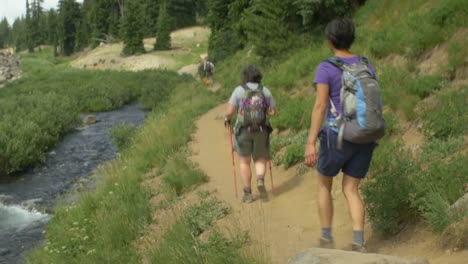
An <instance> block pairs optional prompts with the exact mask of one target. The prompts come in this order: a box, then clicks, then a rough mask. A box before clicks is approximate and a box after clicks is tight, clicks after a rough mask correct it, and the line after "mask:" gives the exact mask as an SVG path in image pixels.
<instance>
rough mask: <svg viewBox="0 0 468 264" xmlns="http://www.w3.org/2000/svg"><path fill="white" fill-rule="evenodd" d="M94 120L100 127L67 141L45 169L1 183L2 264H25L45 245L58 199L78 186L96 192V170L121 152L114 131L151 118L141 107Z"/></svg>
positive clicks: (85, 128) (99, 115)
mask: <svg viewBox="0 0 468 264" xmlns="http://www.w3.org/2000/svg"><path fill="white" fill-rule="evenodd" d="M94 115H95V116H96V118H97V120H98V122H97V123H96V124H93V125H85V126H81V127H78V128H77V129H76V130H75V131H74V132H72V133H70V134H68V135H66V136H65V137H63V138H62V140H61V142H60V143H59V144H57V145H56V146H55V148H54V149H53V150H52V151H50V152H48V153H47V158H46V161H45V163H44V164H42V165H41V166H39V167H37V168H34V169H30V170H28V171H26V172H24V173H21V174H20V175H15V176H12V177H11V178H10V179H3V180H1V179H0V264H17V263H22V262H23V260H24V256H25V254H26V253H27V252H28V251H29V250H31V249H33V248H34V247H35V246H37V245H39V244H40V243H41V241H42V240H43V238H44V230H45V227H46V224H47V222H48V221H49V220H50V219H51V218H52V213H53V209H54V206H55V203H56V199H57V197H59V196H61V195H62V196H63V195H65V194H66V193H67V192H68V191H70V189H71V188H72V187H73V186H74V185H75V184H76V183H82V184H84V185H85V186H88V187H89V188H92V186H93V182H92V178H91V177H90V176H91V174H92V172H93V170H94V169H95V168H96V167H97V166H99V165H100V164H102V163H104V162H106V161H109V160H112V159H115V158H116V156H117V153H118V151H117V148H116V146H115V145H114V144H113V141H112V138H111V137H110V136H109V134H108V131H109V129H110V128H112V127H114V126H116V125H118V124H120V123H126V124H133V125H136V126H141V125H142V124H143V123H144V119H145V112H144V110H143V109H142V107H141V106H140V105H139V104H131V105H128V106H125V107H123V108H121V109H118V110H115V111H111V112H105V113H95V114H94ZM68 199H71V200H72V199H74V198H73V197H69V198H68Z"/></svg>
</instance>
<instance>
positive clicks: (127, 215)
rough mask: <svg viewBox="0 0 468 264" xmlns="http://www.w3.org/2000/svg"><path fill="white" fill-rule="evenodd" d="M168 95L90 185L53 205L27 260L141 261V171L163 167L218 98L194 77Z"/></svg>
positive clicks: (144, 208)
mask: <svg viewBox="0 0 468 264" xmlns="http://www.w3.org/2000/svg"><path fill="white" fill-rule="evenodd" d="M169 100H170V101H169V102H168V104H165V106H167V107H164V106H161V108H159V109H158V110H156V111H154V112H153V113H151V114H150V115H149V117H148V118H147V121H146V124H145V126H144V127H143V128H142V130H141V131H140V132H138V133H137V135H136V136H135V138H134V140H133V145H132V146H131V147H130V148H128V149H127V150H126V151H124V152H123V154H122V155H121V156H120V157H119V158H118V159H117V160H115V161H113V162H111V163H109V164H108V165H106V166H104V167H103V168H101V169H100V170H98V171H96V173H95V175H96V180H97V181H98V184H97V187H96V189H95V190H93V191H90V192H86V193H81V194H79V199H78V202H77V204H75V205H72V206H68V205H66V206H61V207H59V208H57V209H56V213H55V217H54V218H53V219H52V220H51V222H50V223H49V225H48V228H47V233H46V241H45V243H44V246H42V247H40V248H38V249H37V250H36V251H34V252H33V253H32V254H30V255H29V257H28V261H27V263H139V262H140V261H141V260H140V256H139V254H138V253H137V250H136V249H135V248H134V247H133V246H132V242H133V241H134V240H135V239H137V238H138V237H139V236H140V234H141V232H142V231H143V229H144V227H145V226H146V225H147V224H149V223H150V221H151V208H150V205H149V198H150V193H149V191H148V190H147V189H146V188H145V186H142V184H141V183H142V180H143V175H144V174H145V173H146V172H147V171H149V170H150V169H151V168H164V167H165V166H166V164H167V157H168V156H170V155H172V154H174V153H178V152H179V151H180V148H181V147H183V146H184V145H185V144H186V143H187V142H188V141H189V140H190V134H191V133H192V132H193V130H194V129H195V126H194V124H193V121H194V120H195V118H197V117H198V116H199V115H201V114H202V113H204V112H206V111H207V110H208V109H210V108H211V107H213V106H214V105H215V104H216V103H217V102H218V101H217V99H216V97H214V96H213V95H211V94H210V93H209V92H204V89H203V88H202V87H201V86H199V85H198V84H197V83H195V82H189V83H187V82H182V83H180V84H179V85H178V86H177V87H176V88H175V90H174V92H173V93H172V95H171V97H170V99H169ZM173 105H178V107H173ZM180 120H185V121H184V122H180ZM161 124H164V125H161ZM168 166H169V167H170V165H168ZM180 235H181V236H183V235H185V234H180ZM187 235H190V233H188V234H187Z"/></svg>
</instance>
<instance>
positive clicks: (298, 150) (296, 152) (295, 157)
mask: <svg viewBox="0 0 468 264" xmlns="http://www.w3.org/2000/svg"><path fill="white" fill-rule="evenodd" d="M304 151H305V143H304V144H300V145H290V146H289V147H288V148H287V149H286V154H284V157H283V166H284V167H285V169H287V168H289V167H291V166H293V165H296V164H297V163H299V162H301V161H303V160H304Z"/></svg>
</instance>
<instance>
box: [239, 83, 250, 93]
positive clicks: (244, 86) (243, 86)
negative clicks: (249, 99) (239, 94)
mask: <svg viewBox="0 0 468 264" xmlns="http://www.w3.org/2000/svg"><path fill="white" fill-rule="evenodd" d="M241 87H242V89H244V91H246V92H248V91H250V88H249V87H248V86H247V84H242V85H241Z"/></svg>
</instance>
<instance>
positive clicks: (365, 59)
mask: <svg viewBox="0 0 468 264" xmlns="http://www.w3.org/2000/svg"><path fill="white" fill-rule="evenodd" d="M359 60H360V61H362V62H364V63H365V64H366V65H367V66H369V59H368V58H366V57H364V56H359Z"/></svg>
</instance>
